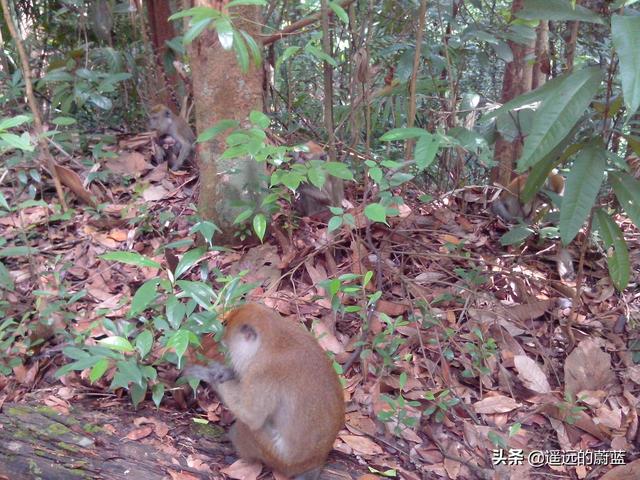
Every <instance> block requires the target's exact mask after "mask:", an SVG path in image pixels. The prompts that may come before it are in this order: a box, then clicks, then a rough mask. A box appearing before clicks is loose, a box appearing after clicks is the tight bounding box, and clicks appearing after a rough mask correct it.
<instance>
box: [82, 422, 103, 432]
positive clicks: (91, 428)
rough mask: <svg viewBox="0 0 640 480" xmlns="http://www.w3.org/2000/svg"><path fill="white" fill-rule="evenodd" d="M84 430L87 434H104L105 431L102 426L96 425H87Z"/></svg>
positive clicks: (83, 427)
mask: <svg viewBox="0 0 640 480" xmlns="http://www.w3.org/2000/svg"><path fill="white" fill-rule="evenodd" d="M82 429H83V430H84V431H85V432H87V433H102V432H103V431H104V429H103V428H102V427H101V426H100V425H96V424H95V423H85V424H84V425H83V426H82Z"/></svg>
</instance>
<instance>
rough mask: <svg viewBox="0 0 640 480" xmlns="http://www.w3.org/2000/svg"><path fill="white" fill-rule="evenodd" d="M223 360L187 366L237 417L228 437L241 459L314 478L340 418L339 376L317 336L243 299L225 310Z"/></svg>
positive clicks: (303, 478)
mask: <svg viewBox="0 0 640 480" xmlns="http://www.w3.org/2000/svg"><path fill="white" fill-rule="evenodd" d="M223 343H224V344H225V345H226V347H227V358H228V360H229V366H227V365H225V364H222V363H219V362H212V363H210V364H209V365H208V366H202V365H191V366H189V367H187V368H186V369H185V371H184V373H183V376H186V377H192V378H197V379H199V380H203V381H205V382H207V383H208V384H210V385H211V386H212V387H213V388H214V389H215V390H216V392H217V393H218V395H219V396H220V398H221V399H222V401H223V402H224V404H225V405H226V406H227V408H228V409H229V410H231V412H232V413H233V414H234V415H235V416H236V422H235V423H234V424H233V426H232V427H231V431H230V432H229V436H230V438H231V441H232V443H233V445H234V447H235V450H236V452H237V453H238V455H239V456H240V457H241V458H244V459H246V460H259V461H261V462H263V463H265V464H266V465H268V466H270V467H271V468H273V469H274V470H277V471H279V472H281V473H283V474H285V475H287V476H295V478H296V479H297V480H315V479H317V478H318V476H319V475H320V472H321V470H322V467H323V465H324V462H325V461H326V458H327V456H328V454H329V451H331V449H332V447H333V442H334V441H335V439H336V436H337V434H338V431H339V430H340V428H341V427H342V425H343V423H344V396H343V392H342V386H341V384H340V380H339V378H338V375H337V374H336V372H335V371H334V370H333V367H332V365H331V362H330V360H329V358H328V357H327V354H326V353H325V352H324V350H323V349H322V348H321V347H320V345H319V344H318V342H317V341H316V339H315V338H314V337H313V335H311V334H310V333H309V332H308V331H306V330H305V329H304V327H302V326H301V325H296V324H295V323H294V322H289V321H287V320H285V319H283V318H282V317H281V316H280V315H279V314H278V313H277V312H276V311H275V310H272V309H270V308H267V307H265V306H263V305H259V304H247V305H244V306H241V307H239V308H236V309H235V310H232V311H231V312H229V313H228V314H227V315H226V316H225V331H224V335H223Z"/></svg>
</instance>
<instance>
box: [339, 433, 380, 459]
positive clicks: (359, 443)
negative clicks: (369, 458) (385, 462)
mask: <svg viewBox="0 0 640 480" xmlns="http://www.w3.org/2000/svg"><path fill="white" fill-rule="evenodd" d="M340 439H341V440H342V441H343V442H344V443H346V444H347V445H349V446H350V447H351V448H352V449H353V450H354V451H355V452H357V453H359V454H361V455H380V454H381V453H382V452H383V450H382V448H381V447H380V445H378V444H377V443H375V442H374V441H373V440H371V439H369V438H367V437H363V436H362V435H340Z"/></svg>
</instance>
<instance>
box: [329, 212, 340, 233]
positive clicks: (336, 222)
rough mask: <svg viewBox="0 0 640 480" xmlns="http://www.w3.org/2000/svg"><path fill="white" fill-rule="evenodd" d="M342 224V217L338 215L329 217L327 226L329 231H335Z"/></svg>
mask: <svg viewBox="0 0 640 480" xmlns="http://www.w3.org/2000/svg"><path fill="white" fill-rule="evenodd" d="M341 226H342V217H339V216H337V215H336V216H333V217H331V218H330V219H329V224H328V225H327V228H328V230H329V232H333V231H335V230H337V229H339V228H340V227H341Z"/></svg>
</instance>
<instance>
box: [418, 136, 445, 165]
mask: <svg viewBox="0 0 640 480" xmlns="http://www.w3.org/2000/svg"><path fill="white" fill-rule="evenodd" d="M439 148H440V137H439V136H436V135H432V134H430V133H428V132H426V135H421V136H420V137H418V141H417V142H416V150H415V154H414V157H415V159H416V165H417V167H418V170H420V171H422V170H424V169H425V168H427V167H428V166H429V165H431V163H433V160H434V159H435V158H436V153H438V149H439Z"/></svg>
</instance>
